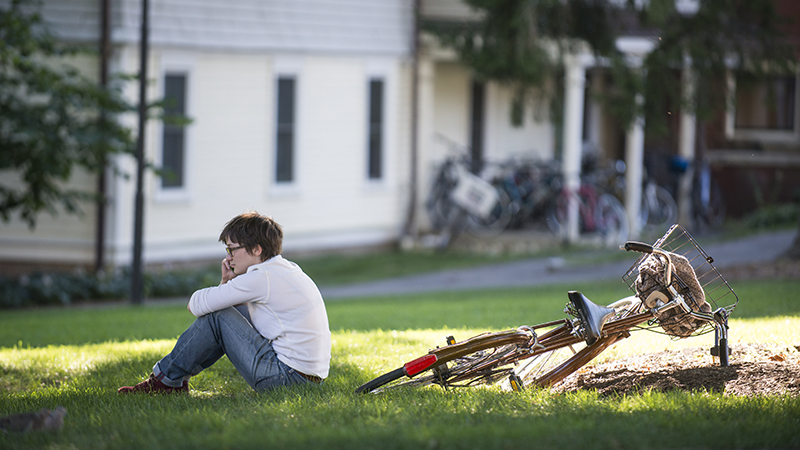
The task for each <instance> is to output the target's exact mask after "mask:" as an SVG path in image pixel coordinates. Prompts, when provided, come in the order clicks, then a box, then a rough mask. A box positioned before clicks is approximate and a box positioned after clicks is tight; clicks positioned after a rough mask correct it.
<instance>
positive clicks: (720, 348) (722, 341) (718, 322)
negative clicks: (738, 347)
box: [711, 310, 731, 366]
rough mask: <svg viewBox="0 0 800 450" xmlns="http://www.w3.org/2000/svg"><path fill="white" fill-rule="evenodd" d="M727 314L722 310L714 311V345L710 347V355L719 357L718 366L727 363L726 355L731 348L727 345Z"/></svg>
mask: <svg viewBox="0 0 800 450" xmlns="http://www.w3.org/2000/svg"><path fill="white" fill-rule="evenodd" d="M728 331H729V327H728V315H727V314H725V311H724V310H718V311H716V312H715V313H714V346H713V347H711V356H716V357H718V358H719V365H720V366H727V365H728V356H729V355H730V353H731V348H730V347H729V346H728Z"/></svg>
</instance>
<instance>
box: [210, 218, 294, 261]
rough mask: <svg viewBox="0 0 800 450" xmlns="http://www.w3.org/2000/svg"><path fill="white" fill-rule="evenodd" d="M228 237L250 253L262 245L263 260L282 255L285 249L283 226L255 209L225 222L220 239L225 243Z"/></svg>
mask: <svg viewBox="0 0 800 450" xmlns="http://www.w3.org/2000/svg"><path fill="white" fill-rule="evenodd" d="M228 239H230V240H231V241H232V242H235V243H237V244H239V245H241V246H242V247H244V248H245V250H246V251H247V253H250V254H252V253H253V250H255V248H256V247H261V260H262V261H266V260H268V259H270V258H272V257H273V256H277V255H280V254H281V251H283V248H282V247H283V229H282V228H281V226H280V225H279V224H278V222H275V221H274V220H272V217H267V216H262V215H261V214H259V213H257V212H255V211H249V212H246V213H244V214H239V215H238V216H236V217H234V218H233V219H231V220H230V221H229V222H228V223H227V224H225V228H223V229H222V233H220V235H219V241H220V242H222V243H225V241H227V240H228Z"/></svg>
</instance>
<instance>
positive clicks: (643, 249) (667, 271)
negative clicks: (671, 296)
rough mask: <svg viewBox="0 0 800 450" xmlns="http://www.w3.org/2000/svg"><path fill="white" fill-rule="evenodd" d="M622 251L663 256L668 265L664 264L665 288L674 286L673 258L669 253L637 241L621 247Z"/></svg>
mask: <svg viewBox="0 0 800 450" xmlns="http://www.w3.org/2000/svg"><path fill="white" fill-rule="evenodd" d="M619 248H620V249H621V250H625V251H628V252H639V253H648V254H652V253H656V254H659V255H663V256H664V259H666V260H667V261H666V264H664V286H665V287H669V285H670V284H672V271H673V268H672V258H671V257H670V256H669V252H665V251H664V250H661V249H658V248H655V247H653V246H652V245H650V244H645V243H644V242H636V241H628V242H626V243H625V245H621V246H620V247H619Z"/></svg>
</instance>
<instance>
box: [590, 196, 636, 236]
mask: <svg viewBox="0 0 800 450" xmlns="http://www.w3.org/2000/svg"><path fill="white" fill-rule="evenodd" d="M594 212H595V223H596V224H597V231H598V232H599V233H600V235H601V236H602V237H603V238H604V240H605V241H606V243H608V244H620V243H623V242H625V241H626V240H627V239H628V233H629V231H630V227H629V224H628V213H627V212H626V211H625V207H624V206H622V203H621V202H620V201H619V200H618V199H617V198H616V197H614V196H613V195H611V194H601V195H600V196H599V197H598V198H597V205H596V207H595V211H594Z"/></svg>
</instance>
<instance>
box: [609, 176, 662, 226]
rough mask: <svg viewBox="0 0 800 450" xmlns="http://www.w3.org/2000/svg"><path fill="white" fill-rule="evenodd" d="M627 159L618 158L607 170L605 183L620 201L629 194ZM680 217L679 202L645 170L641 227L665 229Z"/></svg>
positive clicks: (640, 208) (640, 214)
mask: <svg viewBox="0 0 800 450" xmlns="http://www.w3.org/2000/svg"><path fill="white" fill-rule="evenodd" d="M625 171H626V165H625V161H622V160H616V161H614V162H613V164H612V165H611V167H610V168H609V169H606V170H605V178H606V180H607V181H606V182H605V184H606V185H607V186H608V188H609V191H610V192H612V193H613V194H614V196H615V197H617V199H619V200H620V201H622V200H624V198H625V196H626V195H627V192H626V188H625V186H626V185H627V180H626V178H625ZM677 218H678V204H677V203H676V202H675V198H674V197H673V196H672V194H670V193H669V191H668V190H667V189H666V188H664V187H663V186H660V185H658V184H657V183H656V181H655V179H654V178H653V177H650V176H648V174H647V172H646V171H645V173H644V177H643V178H642V201H641V205H640V206H639V228H640V229H654V230H658V231H663V230H665V229H667V228H669V226H670V225H672V224H673V223H675V221H676V220H677Z"/></svg>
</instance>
